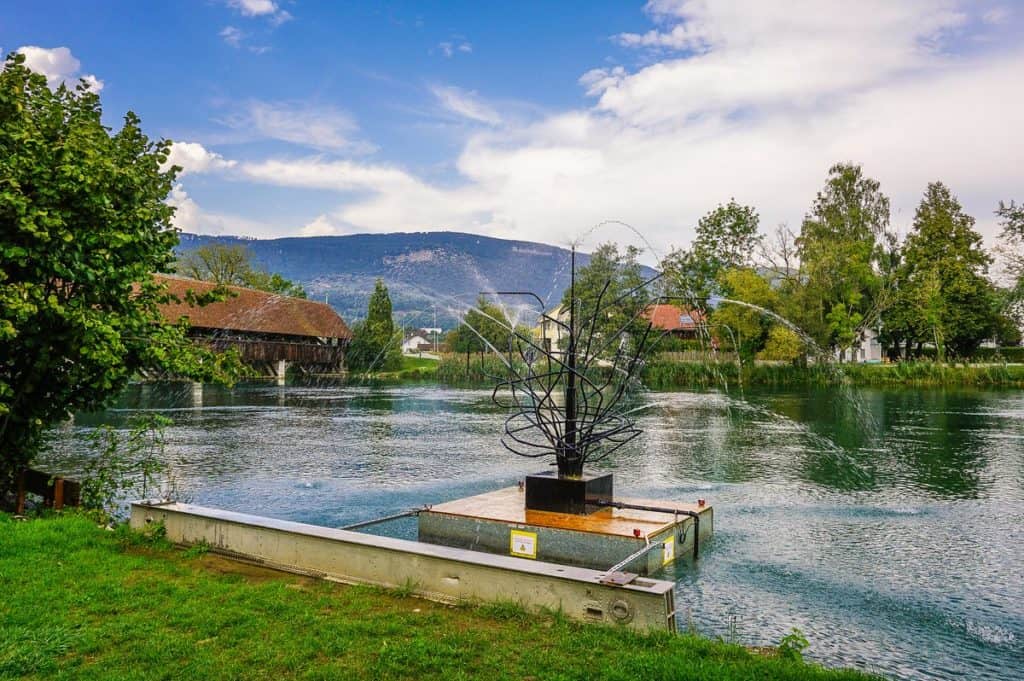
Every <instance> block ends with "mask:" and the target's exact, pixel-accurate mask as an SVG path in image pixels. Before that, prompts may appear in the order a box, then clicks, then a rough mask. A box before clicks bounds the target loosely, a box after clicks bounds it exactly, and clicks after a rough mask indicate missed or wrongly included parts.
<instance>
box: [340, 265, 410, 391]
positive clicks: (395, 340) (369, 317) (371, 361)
mask: <svg viewBox="0 0 1024 681" xmlns="http://www.w3.org/2000/svg"><path fill="white" fill-rule="evenodd" d="M345 363H346V364H347V365H348V368H349V369H350V370H352V371H394V370H395V369H398V368H399V367H400V366H401V364H402V340H401V335H400V333H399V331H398V330H397V329H396V328H395V321H394V318H393V317H392V314H391V296H390V295H389V294H388V287H387V286H385V285H384V280H383V279H378V280H377V281H376V283H375V284H374V287H373V293H371V294H370V301H369V303H368V304H367V306H366V319H363V320H362V321H360V322H357V323H356V325H355V327H354V328H353V329H352V342H351V344H350V345H349V349H348V353H347V354H346V357H345Z"/></svg>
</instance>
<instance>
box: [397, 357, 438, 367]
mask: <svg viewBox="0 0 1024 681" xmlns="http://www.w3.org/2000/svg"><path fill="white" fill-rule="evenodd" d="M414 369H429V370H432V371H436V370H437V360H436V359H431V358H429V357H417V356H415V355H402V369H401V370H402V371H412V370H414Z"/></svg>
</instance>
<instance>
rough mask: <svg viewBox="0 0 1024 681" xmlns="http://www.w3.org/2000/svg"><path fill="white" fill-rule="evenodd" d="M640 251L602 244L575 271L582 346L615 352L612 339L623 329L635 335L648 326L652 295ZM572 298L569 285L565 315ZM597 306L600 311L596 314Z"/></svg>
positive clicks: (564, 296)
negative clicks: (586, 323) (646, 315)
mask: <svg viewBox="0 0 1024 681" xmlns="http://www.w3.org/2000/svg"><path fill="white" fill-rule="evenodd" d="M640 253H641V251H640V249H639V248H636V247H635V246H627V247H626V248H625V249H624V250H623V251H621V252H620V251H619V247H618V246H617V245H616V244H613V243H606V244H601V245H600V246H598V247H597V249H596V250H595V251H594V252H593V253H592V254H591V255H590V261H589V262H588V263H587V264H586V265H584V266H583V267H580V268H579V269H578V270H577V271H576V286H575V293H576V299H575V306H576V307H575V314H576V319H577V324H578V325H579V326H578V330H577V337H578V338H579V339H580V343H581V348H582V347H584V346H585V345H586V344H587V343H588V342H589V343H590V348H591V351H592V352H598V351H599V350H601V349H602V348H605V349H606V350H607V351H608V352H614V351H615V349H616V347H617V344H616V343H615V342H613V340H612V339H613V338H614V337H615V334H617V333H618V332H619V331H620V330H624V331H625V332H626V333H627V334H629V335H630V336H631V337H635V336H636V335H637V334H639V333H642V332H643V330H644V329H645V328H646V326H647V322H646V320H645V319H644V318H643V317H642V313H643V311H644V310H646V309H647V307H648V306H649V305H650V304H651V302H652V300H653V297H652V294H651V292H650V291H649V290H648V289H649V288H650V287H647V286H641V284H643V283H644V276H643V270H642V268H641V266H640V262H639V257H640ZM602 292H603V294H602ZM573 302H574V301H573V300H572V291H571V290H570V289H566V290H565V292H564V293H563V295H562V309H563V310H565V311H566V313H565V317H566V319H568V316H567V315H568V311H569V309H570V306H571V305H573ZM598 306H600V314H597V315H596V316H595V313H597V312H598V311H599V307H598ZM592 318H593V320H594V322H595V323H594V324H593V325H592V326H586V327H585V328H584V327H583V326H582V323H583V321H584V320H588V319H592Z"/></svg>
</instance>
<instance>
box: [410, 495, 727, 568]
mask: <svg viewBox="0 0 1024 681" xmlns="http://www.w3.org/2000/svg"><path fill="white" fill-rule="evenodd" d="M615 502H616V503H618V504H622V505H626V506H645V507H648V508H653V507H657V508H658V509H659V510H658V511H652V510H638V509H634V508H613V507H606V508H600V509H599V510H596V511H593V512H592V513H587V514H574V513H557V512H552V511H536V510H529V509H527V508H526V504H525V492H524V491H523V489H521V488H520V487H508V488H504V489H500V490H496V491H494V492H487V493H485V494H478V495H476V496H472V497H466V498H465V499H457V500H455V501H449V502H446V503H443V504H437V505H435V506H432V507H431V508H430V509H428V510H424V511H421V512H420V513H419V540H420V541H421V542H427V543H430V544H440V545H442V546H451V547H457V548H463V549H470V550H473V551H485V552H488V553H495V554H502V555H510V556H516V557H518V558H531V559H535V560H540V561H545V562H551V563H558V564H561V565H574V566H579V567H584V568H589V569H594V570H605V571H611V570H612V568H615V570H614V571H616V572H633V573H636V574H641V575H649V574H651V573H653V572H656V571H657V570H659V569H661V568H662V567H664V566H666V565H668V564H669V563H672V562H673V561H675V560H676V559H677V558H681V557H684V556H691V555H693V549H694V540H695V539H696V540H697V543H698V546H699V545H700V543H702V542H704V541H706V540H708V539H710V538H711V535H712V534H713V532H714V511H713V509H712V508H711V507H710V506H706V505H705V506H701V505H699V504H696V503H694V504H685V503H679V502H672V501H656V500H651V499H632V498H626V497H617V498H616V499H615ZM660 509H666V510H668V509H671V512H662V511H661V510H660ZM691 513H692V514H694V515H696V516H698V518H699V520H698V519H697V518H694V517H692V516H690V515H689V514H691ZM698 534H699V536H697V535H698ZM631 556H635V557H633V558H632V559H630V557H631ZM626 559H630V560H628V561H627V562H623V561H626Z"/></svg>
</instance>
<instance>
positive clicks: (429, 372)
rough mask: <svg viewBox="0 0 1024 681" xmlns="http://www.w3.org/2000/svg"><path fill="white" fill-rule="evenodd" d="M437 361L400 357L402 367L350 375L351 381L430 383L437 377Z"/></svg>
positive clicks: (407, 356)
mask: <svg viewBox="0 0 1024 681" xmlns="http://www.w3.org/2000/svg"><path fill="white" fill-rule="evenodd" d="M437 365H438V361H437V360H436V359H429V358H427V357H413V356H409V355H402V366H401V367H399V368H398V369H397V370H395V371H373V372H370V373H367V374H352V376H350V377H349V380H351V381H356V382H359V381H366V382H369V383H407V382H415V381H432V380H434V378H435V377H436V375H437Z"/></svg>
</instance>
